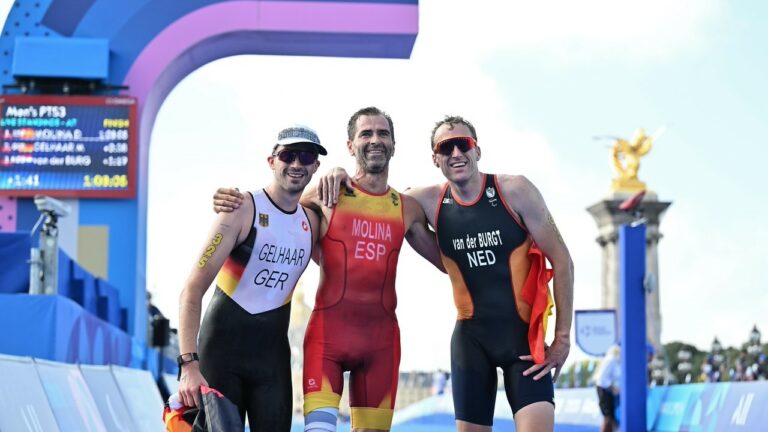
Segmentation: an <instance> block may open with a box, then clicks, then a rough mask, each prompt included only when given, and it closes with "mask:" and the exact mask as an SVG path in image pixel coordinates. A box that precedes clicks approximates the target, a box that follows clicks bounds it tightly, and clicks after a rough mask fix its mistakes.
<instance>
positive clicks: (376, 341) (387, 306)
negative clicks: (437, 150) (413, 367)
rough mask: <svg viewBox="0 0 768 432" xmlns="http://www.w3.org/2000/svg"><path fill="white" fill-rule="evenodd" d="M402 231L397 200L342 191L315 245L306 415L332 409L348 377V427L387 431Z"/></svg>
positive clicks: (396, 349)
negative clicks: (317, 265)
mask: <svg viewBox="0 0 768 432" xmlns="http://www.w3.org/2000/svg"><path fill="white" fill-rule="evenodd" d="M404 235H405V228H404V222H403V204H402V199H401V197H400V194H399V193H398V192H397V191H395V190H394V189H392V188H388V189H387V191H386V192H384V193H383V194H373V193H370V192H367V191H365V190H363V189H362V188H361V187H359V186H357V185H355V187H354V188H352V189H350V190H346V189H342V193H341V196H340V198H339V202H338V204H337V205H336V207H335V208H334V210H333V214H332V216H331V219H330V222H329V226H328V232H327V233H326V235H325V236H323V238H322V239H321V240H320V250H321V252H322V258H321V261H320V267H321V276H320V286H319V288H318V291H317V299H316V301H315V309H314V311H313V312H312V316H311V317H310V319H309V324H308V325H307V332H306V336H305V338H304V381H303V386H304V414H305V415H306V414H307V413H309V412H311V411H313V410H316V409H319V408H327V407H332V408H337V407H338V406H339V400H340V398H341V393H342V388H343V384H344V379H343V373H344V371H350V382H349V387H350V398H349V400H350V406H351V410H352V427H353V428H370V429H389V428H390V425H391V423H392V412H393V409H394V406H395V395H396V394H397V379H398V368H399V365H400V329H399V327H398V324H397V317H396V315H395V308H396V306H397V296H396V295H395V273H396V270H397V259H398V256H399V254H400V247H401V245H402V243H403V237H404Z"/></svg>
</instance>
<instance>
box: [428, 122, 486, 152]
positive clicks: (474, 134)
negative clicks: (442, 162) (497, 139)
mask: <svg viewBox="0 0 768 432" xmlns="http://www.w3.org/2000/svg"><path fill="white" fill-rule="evenodd" d="M444 124H447V125H448V127H449V129H453V127H454V125H458V124H462V125H464V126H466V127H467V128H469V133H470V134H472V138H474V139H475V141H477V132H476V131H475V127H474V126H472V123H470V122H469V120H466V119H465V118H464V117H462V116H456V115H455V116H451V115H446V116H445V118H444V119H442V120H440V121H439V122H437V123H435V127H434V128H433V129H432V136H431V137H430V140H429V141H430V145H429V147H430V148H431V149H433V150H434V148H435V133H436V132H437V129H439V128H440V126H442V125H444Z"/></svg>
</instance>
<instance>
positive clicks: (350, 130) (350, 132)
mask: <svg viewBox="0 0 768 432" xmlns="http://www.w3.org/2000/svg"><path fill="white" fill-rule="evenodd" d="M361 116H382V117H384V118H385V119H387V123H389V133H391V134H392V141H393V142H394V141H395V125H394V123H392V117H390V116H389V114H387V113H385V112H384V111H382V110H380V109H378V108H376V107H373V106H370V107H365V108H361V109H359V110H357V111H356V112H355V113H354V114H352V117H350V118H349V122H348V123H347V137H348V138H349V140H350V141H352V140H353V139H355V133H356V132H357V131H356V129H357V119H359V118H360V117H361Z"/></svg>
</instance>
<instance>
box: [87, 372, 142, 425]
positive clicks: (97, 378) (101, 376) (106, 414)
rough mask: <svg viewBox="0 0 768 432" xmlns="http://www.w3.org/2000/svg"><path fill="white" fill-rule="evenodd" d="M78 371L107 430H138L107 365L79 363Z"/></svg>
mask: <svg viewBox="0 0 768 432" xmlns="http://www.w3.org/2000/svg"><path fill="white" fill-rule="evenodd" d="M80 372H81V373H82V374H83V378H85V382H86V383H87V384H88V388H89V389H90V390H91V394H92V395H93V399H94V400H95V401H96V406H97V407H98V409H99V412H100V413H101V419H102V420H103V421H104V425H105V426H106V427H107V430H108V431H114V432H131V431H136V430H139V429H138V428H137V427H136V426H135V425H134V424H133V420H131V415H130V413H129V412H128V407H127V406H126V405H125V401H124V400H123V396H122V395H121V394H120V389H119V388H118V387H117V382H116V381H115V377H114V376H113V375H112V371H111V369H110V367H109V366H93V365H80Z"/></svg>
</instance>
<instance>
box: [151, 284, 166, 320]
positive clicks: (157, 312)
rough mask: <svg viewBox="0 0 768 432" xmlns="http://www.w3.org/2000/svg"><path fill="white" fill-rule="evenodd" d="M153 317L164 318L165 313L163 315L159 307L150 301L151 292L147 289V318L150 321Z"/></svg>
mask: <svg viewBox="0 0 768 432" xmlns="http://www.w3.org/2000/svg"><path fill="white" fill-rule="evenodd" d="M155 317H158V318H165V315H163V313H162V312H160V309H159V308H158V307H157V306H155V304H154V303H152V293H151V292H149V291H147V319H148V320H149V321H150V322H152V320H154V319H155Z"/></svg>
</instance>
